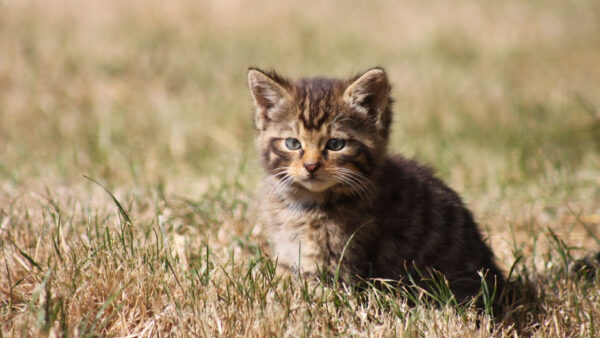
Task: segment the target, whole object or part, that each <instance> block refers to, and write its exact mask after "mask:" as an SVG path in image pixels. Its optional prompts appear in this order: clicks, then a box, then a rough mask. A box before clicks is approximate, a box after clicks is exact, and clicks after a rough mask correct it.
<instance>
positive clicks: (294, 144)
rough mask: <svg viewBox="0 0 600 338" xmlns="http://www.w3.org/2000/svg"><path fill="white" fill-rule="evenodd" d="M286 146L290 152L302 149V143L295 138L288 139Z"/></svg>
mask: <svg viewBox="0 0 600 338" xmlns="http://www.w3.org/2000/svg"><path fill="white" fill-rule="evenodd" d="M285 146H286V147H287V148H288V149H289V150H298V149H300V141H298V140H297V139H295V138H291V137H290V138H286V139H285Z"/></svg>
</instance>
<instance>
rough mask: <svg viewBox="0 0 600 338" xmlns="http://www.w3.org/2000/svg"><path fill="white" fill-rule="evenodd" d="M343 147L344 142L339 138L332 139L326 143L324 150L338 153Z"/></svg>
mask: <svg viewBox="0 0 600 338" xmlns="http://www.w3.org/2000/svg"><path fill="white" fill-rule="evenodd" d="M345 145H346V141H344V140H340V139H339V138H332V139H331V140H329V141H327V146H326V148H327V149H329V150H333V151H338V150H342V148H344V146H345Z"/></svg>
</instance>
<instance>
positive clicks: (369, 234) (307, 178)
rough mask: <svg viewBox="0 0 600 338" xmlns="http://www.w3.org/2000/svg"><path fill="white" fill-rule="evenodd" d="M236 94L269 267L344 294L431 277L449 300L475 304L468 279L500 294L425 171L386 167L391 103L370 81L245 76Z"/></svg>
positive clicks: (398, 162)
mask: <svg viewBox="0 0 600 338" xmlns="http://www.w3.org/2000/svg"><path fill="white" fill-rule="evenodd" d="M248 84H249V87H250V92H251V94H252V97H253V99H254V106H255V115H254V122H255V126H256V128H257V130H258V137H257V147H258V149H259V151H260V153H261V159H262V164H263V166H264V168H265V170H266V173H267V176H266V178H265V179H264V182H263V184H262V186H261V189H260V190H259V198H260V201H261V203H260V204H261V207H262V212H261V213H260V215H261V221H262V222H263V223H264V225H265V227H266V229H267V231H268V235H269V237H270V241H271V243H272V246H273V250H274V254H275V256H276V257H277V260H278V263H279V264H280V265H282V266H284V267H287V268H290V269H294V270H299V271H301V272H302V273H304V274H307V275H317V276H323V274H327V273H329V274H331V273H333V272H334V271H335V270H336V269H337V268H338V266H339V272H340V273H339V276H340V277H341V279H342V280H343V281H344V282H346V283H349V284H355V283H356V282H357V281H358V280H360V279H366V278H384V279H391V280H402V279H403V278H405V277H406V276H407V273H410V271H413V272H414V271H415V270H414V269H418V270H421V271H427V270H428V269H429V270H431V269H433V270H437V271H439V272H441V273H442V274H444V276H445V277H446V278H447V279H448V281H449V283H450V286H451V289H452V290H453V292H454V294H455V295H456V297H457V298H458V299H459V300H462V299H465V298H467V297H470V296H474V295H475V294H477V293H478V291H479V290H480V277H479V275H478V272H479V271H483V272H484V273H487V280H488V282H489V283H492V284H493V283H497V285H498V287H502V285H503V283H504V282H503V277H502V274H501V272H500V270H499V269H498V268H497V267H496V265H495V264H494V262H493V255H492V252H491V251H490V249H489V248H488V247H487V246H486V245H485V243H484V242H483V240H482V238H481V235H480V233H479V231H478V229H477V225H476V223H475V222H474V220H473V217H472V215H471V213H470V212H469V211H468V210H467V209H466V208H465V207H464V205H463V204H462V202H461V200H460V198H459V196H458V195H457V194H456V193H455V192H454V191H452V190H451V189H450V188H448V187H447V186H446V185H445V184H444V183H443V182H441V181H440V180H438V179H437V178H435V177H434V175H433V173H432V171H431V170H430V169H428V168H427V167H424V166H421V165H419V164H417V163H416V162H414V161H411V160H407V159H405V158H403V157H401V156H388V155H387V150H386V147H387V143H388V136H389V129H390V124H391V120H392V111H391V106H392V100H391V98H390V95H389V93H390V85H389V83H388V80H387V76H386V74H385V72H384V71H383V70H382V69H380V68H374V69H371V70H369V71H367V72H366V73H364V74H361V75H358V76H356V77H353V78H351V79H347V80H340V79H329V78H310V79H300V80H296V81H291V80H288V79H285V78H283V77H281V76H279V75H277V74H276V73H274V72H264V71H261V70H258V69H254V68H251V69H250V70H249V72H248ZM288 139H294V140H297V141H299V147H298V148H297V149H293V148H294V147H295V146H297V145H298V144H296V143H294V141H289V140H288ZM331 139H337V140H343V141H344V142H345V144H344V147H343V148H342V149H339V150H338V149H335V150H334V149H332V147H331V146H330V145H329V144H330V143H328V142H330V140H331ZM335 142H337V145H339V144H340V143H339V141H335ZM335 142H334V143H333V144H334V145H336V143H335ZM288 143H289V144H290V145H292V148H290V147H289V145H288ZM315 168H316V169H315ZM309 169H310V170H309ZM311 170H314V172H311ZM353 235H354V237H352V236H353ZM350 238H352V240H350ZM346 246H347V248H346V250H345V251H344V247H346ZM342 252H344V255H343V258H342ZM340 261H341V263H340Z"/></svg>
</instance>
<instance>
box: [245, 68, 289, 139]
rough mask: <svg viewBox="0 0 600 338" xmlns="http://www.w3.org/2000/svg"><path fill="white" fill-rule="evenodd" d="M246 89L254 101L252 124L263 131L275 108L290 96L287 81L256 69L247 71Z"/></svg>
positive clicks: (274, 74)
mask: <svg viewBox="0 0 600 338" xmlns="http://www.w3.org/2000/svg"><path fill="white" fill-rule="evenodd" d="M248 88H249V89H250V94H252V98H253V99H254V108H255V110H256V112H255V115H254V123H255V125H256V127H257V128H258V129H263V128H264V126H265V123H266V122H268V121H269V120H271V119H272V118H273V116H272V114H273V113H274V111H275V108H276V107H278V106H279V105H281V104H282V103H283V102H284V101H285V100H287V99H288V98H289V96H290V94H289V91H288V89H287V88H289V84H288V82H287V80H285V79H284V78H282V77H280V76H279V75H277V74H276V73H275V72H263V71H262V70H260V69H257V68H250V69H248Z"/></svg>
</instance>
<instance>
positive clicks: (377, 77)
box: [343, 68, 390, 121]
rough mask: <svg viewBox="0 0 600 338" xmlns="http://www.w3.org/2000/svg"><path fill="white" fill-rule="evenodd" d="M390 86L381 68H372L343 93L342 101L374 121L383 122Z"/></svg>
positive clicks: (385, 117)
mask: <svg viewBox="0 0 600 338" xmlns="http://www.w3.org/2000/svg"><path fill="white" fill-rule="evenodd" d="M389 96H390V84H389V82H388V79H387V75H386V74H385V71H384V70H383V69H382V68H372V69H370V70H368V71H367V72H365V73H363V74H362V75H360V76H358V77H357V78H356V79H355V80H354V82H352V83H351V84H350V85H349V86H348V88H346V91H345V92H344V96H343V98H344V101H346V103H348V104H349V105H350V106H353V107H354V108H356V109H357V110H358V111H360V112H362V113H364V114H367V115H368V116H369V117H371V118H373V119H374V120H376V121H385V120H387V119H388V118H389V117H387V116H384V114H386V111H387V108H388V104H389V103H390V102H389Z"/></svg>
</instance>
